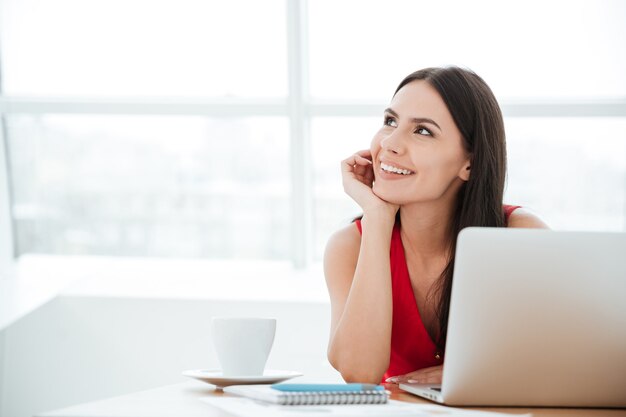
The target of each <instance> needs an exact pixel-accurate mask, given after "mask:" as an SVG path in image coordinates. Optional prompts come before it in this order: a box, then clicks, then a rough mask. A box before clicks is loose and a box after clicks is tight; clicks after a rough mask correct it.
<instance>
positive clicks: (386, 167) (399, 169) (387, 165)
mask: <svg viewBox="0 0 626 417" xmlns="http://www.w3.org/2000/svg"><path fill="white" fill-rule="evenodd" d="M380 169H381V170H382V171H383V172H387V173H390V174H397V175H411V174H414V173H415V172H414V171H411V170H410V169H407V168H404V167H403V166H401V165H398V164H395V163H391V162H389V161H380Z"/></svg>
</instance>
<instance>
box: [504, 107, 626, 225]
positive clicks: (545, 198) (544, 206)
mask: <svg viewBox="0 0 626 417" xmlns="http://www.w3.org/2000/svg"><path fill="white" fill-rule="evenodd" d="M506 127H507V142H508V143H507V148H508V162H509V180H508V186H507V192H506V200H507V201H508V202H510V203H512V204H520V205H523V206H526V207H529V208H530V209H534V211H536V212H537V213H538V214H539V215H540V216H541V217H542V218H543V219H544V220H545V221H546V222H547V223H548V224H549V225H550V227H552V228H554V229H561V230H607V231H623V230H624V227H625V225H626V222H625V221H626V219H625V218H624V217H625V216H626V206H625V204H626V118H578V119H576V118H545V119H544V118H510V119H508V120H506Z"/></svg>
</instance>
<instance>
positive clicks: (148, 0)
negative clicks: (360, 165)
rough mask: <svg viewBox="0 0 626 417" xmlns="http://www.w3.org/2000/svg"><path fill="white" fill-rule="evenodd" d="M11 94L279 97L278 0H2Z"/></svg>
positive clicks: (281, 17) (282, 56)
mask: <svg viewBox="0 0 626 417" xmlns="http://www.w3.org/2000/svg"><path fill="white" fill-rule="evenodd" d="M2 6H3V10H2V12H3V13H2V20H1V21H0V39H2V41H3V42H2V45H1V47H2V54H3V56H2V58H3V68H2V70H3V74H2V75H3V89H4V93H5V94H8V95H35V96H40V95H41V96H45V95H55V96H56V95H59V96H90V95H95V96H122V95H125V96H150V97H155V96H157V97H158V96H193V97H201V96H209V97H222V96H242V97H258V96H264V97H281V96H285V95H286V92H287V81H286V80H287V58H286V53H287V52H286V51H287V42H286V40H285V39H286V22H285V16H286V12H285V5H284V1H283V0H265V1H262V2H259V1H255V0H231V1H222V2H216V1H205V0H178V1H153V0H107V1H103V0H100V1H82V0H54V1H40V0H4V1H3V2H2Z"/></svg>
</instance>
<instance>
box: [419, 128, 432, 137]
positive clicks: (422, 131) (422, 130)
mask: <svg viewBox="0 0 626 417" xmlns="http://www.w3.org/2000/svg"><path fill="white" fill-rule="evenodd" d="M415 133H417V134H418V135H424V136H432V135H433V134H432V133H431V131H430V130H428V129H426V128H425V127H424V126H418V127H417V129H416V130H415Z"/></svg>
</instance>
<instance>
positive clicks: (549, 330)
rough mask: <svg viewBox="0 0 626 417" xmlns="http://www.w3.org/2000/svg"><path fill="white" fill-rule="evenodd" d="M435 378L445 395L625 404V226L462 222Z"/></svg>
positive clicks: (453, 399) (438, 396)
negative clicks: (592, 228) (574, 228)
mask: <svg viewBox="0 0 626 417" xmlns="http://www.w3.org/2000/svg"><path fill="white" fill-rule="evenodd" d="M451 297H452V298H451V302H450V304H451V305H450V315H449V321H448V336H447V345H446V353H445V362H444V369H443V377H442V381H443V383H442V384H441V385H420V384H408V383H403V384H400V388H401V389H403V390H405V391H407V392H410V393H412V394H416V395H419V396H421V397H424V398H427V399H429V400H432V401H436V402H439V403H444V404H448V405H467V406H470V405H472V406H525V407H529V406H544V407H626V233H599V232H558V231H551V230H539V229H505V228H467V229H464V230H463V231H461V233H460V234H459V238H458V242H457V252H456V259H455V264H454V280H453V284H452V295H451Z"/></svg>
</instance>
